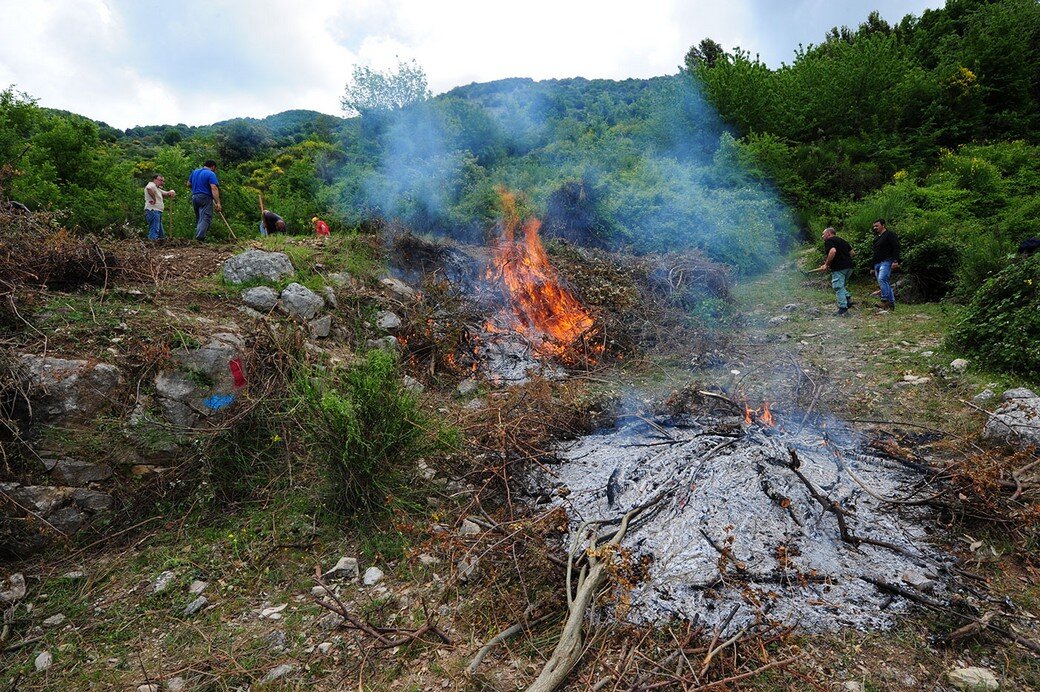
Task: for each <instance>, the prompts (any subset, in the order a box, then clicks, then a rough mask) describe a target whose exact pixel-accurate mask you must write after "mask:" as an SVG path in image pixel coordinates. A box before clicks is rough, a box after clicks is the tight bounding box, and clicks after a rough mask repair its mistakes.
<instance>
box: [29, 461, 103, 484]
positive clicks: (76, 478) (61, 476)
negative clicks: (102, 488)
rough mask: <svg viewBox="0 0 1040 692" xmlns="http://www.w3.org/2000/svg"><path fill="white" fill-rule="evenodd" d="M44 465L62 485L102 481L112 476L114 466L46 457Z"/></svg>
mask: <svg viewBox="0 0 1040 692" xmlns="http://www.w3.org/2000/svg"><path fill="white" fill-rule="evenodd" d="M43 465H44V468H46V469H47V473H49V474H50V476H51V478H53V479H54V480H56V481H58V482H59V483H61V484H62V485H87V484H88V483H100V482H101V481H105V480H108V479H109V478H111V477H112V467H111V466H109V465H108V464H91V463H90V462H87V461H77V460H75V459H44V460H43Z"/></svg>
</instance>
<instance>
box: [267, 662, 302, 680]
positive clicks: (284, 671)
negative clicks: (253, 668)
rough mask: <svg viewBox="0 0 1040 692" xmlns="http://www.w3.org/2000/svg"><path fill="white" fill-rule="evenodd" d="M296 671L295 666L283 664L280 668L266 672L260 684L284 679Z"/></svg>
mask: <svg viewBox="0 0 1040 692" xmlns="http://www.w3.org/2000/svg"><path fill="white" fill-rule="evenodd" d="M295 670H296V664H294V663H283V664H282V665H280V666H276V667H274V668H272V669H271V670H269V671H267V675H265V676H264V677H263V679H262V680H261V681H260V682H261V683H268V682H274V681H275V680H278V679H280V678H284V677H285V676H286V675H289V674H290V673H292V672H293V671H295Z"/></svg>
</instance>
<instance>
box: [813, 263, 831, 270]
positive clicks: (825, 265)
mask: <svg viewBox="0 0 1040 692" xmlns="http://www.w3.org/2000/svg"><path fill="white" fill-rule="evenodd" d="M828 270H829V267H828V266H827V263H826V262H824V263H823V264H821V265H820V266H819V267H817V268H816V271H818V272H825V271H828Z"/></svg>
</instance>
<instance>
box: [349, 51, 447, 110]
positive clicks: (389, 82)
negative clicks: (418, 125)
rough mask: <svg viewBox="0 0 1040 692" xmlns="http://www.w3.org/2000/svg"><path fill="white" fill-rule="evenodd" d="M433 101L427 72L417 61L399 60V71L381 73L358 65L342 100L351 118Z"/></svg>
mask: <svg viewBox="0 0 1040 692" xmlns="http://www.w3.org/2000/svg"><path fill="white" fill-rule="evenodd" d="M429 98H430V89H429V87H428V85H427V81H426V73H425V72H423V69H422V68H421V67H420V66H419V64H418V63H417V62H415V61H414V60H412V61H411V62H404V61H402V60H399V61H398V63H397V69H396V70H387V71H386V72H380V71H378V70H373V69H372V68H371V67H366V66H362V65H357V66H356V67H354V74H353V76H352V77H351V79H350V81H349V82H347V85H346V88H345V90H344V93H343V98H342V99H341V100H340V103H341V105H342V106H343V110H344V111H345V112H346V113H347V114H348V115H361V116H365V115H368V114H380V113H390V112H393V111H397V110H400V109H402V108H404V107H405V106H408V105H410V104H413V103H417V102H420V101H425V100H427V99H429Z"/></svg>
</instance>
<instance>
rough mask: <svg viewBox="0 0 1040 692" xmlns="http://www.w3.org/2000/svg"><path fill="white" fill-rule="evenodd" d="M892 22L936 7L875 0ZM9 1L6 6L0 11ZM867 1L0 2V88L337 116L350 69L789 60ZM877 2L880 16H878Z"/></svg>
mask: <svg viewBox="0 0 1040 692" xmlns="http://www.w3.org/2000/svg"><path fill="white" fill-rule="evenodd" d="M878 3H880V5H881V6H882V10H883V14H884V15H885V16H886V17H887V18H889V19H890V20H893V21H898V19H899V17H900V16H901V13H900V12H898V11H897V10H898V8H899V6H911V7H907V9H906V10H905V11H907V12H909V11H920V9H921V8H923V7H925V6H937V5H939V4H941V0H909V1H908V2H900V1H899V0H877V1H876V2H875V3H873V4H878ZM8 6H9V7H8ZM871 6H872V4H871V3H868V2H867V0H834V1H833V2H827V3H822V2H821V0H798V1H797V2H792V3H789V4H787V3H785V6H784V7H783V8H778V7H776V6H775V5H773V4H772V2H771V1H770V0H697V1H689V0H687V1H684V0H640V1H639V2H632V1H631V0H627V1H624V2H622V1H620V0H600V1H599V2H594V1H591V0H580V1H578V0H572V1H570V2H567V1H566V0H527V2H524V3H509V4H506V3H501V2H494V1H489V0H482V1H478V0H440V1H438V2H430V1H429V0H349V1H348V0H311V1H309V2H288V1H285V0H252V1H246V0H206V1H202V0H187V1H182V2H180V3H177V4H173V3H167V2H157V1H155V0H109V1H107V2H106V1H105V0H47V1H46V2H43V1H34V2H28V1H25V0H0V15H2V16H3V17H4V22H3V25H2V26H0V86H3V85H6V84H8V83H16V84H17V85H18V87H19V88H20V89H21V90H23V91H26V92H28V93H30V94H32V95H33V96H36V97H38V98H39V99H40V102H41V104H42V105H45V106H51V107H55V108H65V109H68V110H72V111H75V112H79V113H83V114H84V115H88V116H90V117H93V118H97V119H99V120H105V121H106V122H109V123H110V124H112V125H115V126H117V127H129V126H132V125H138V124H158V123H177V122H186V123H189V124H204V123H210V122H214V121H216V120H221V119H226V118H230V117H234V116H240V115H246V116H253V117H263V116H265V115H269V114H271V113H277V112H280V111H283V110H287V109H290V108H310V109H314V110H320V111H323V112H327V113H339V98H340V96H341V94H342V91H343V85H344V84H345V83H346V81H347V79H348V78H349V77H350V74H351V73H352V71H353V67H354V65H355V64H358V63H360V64H364V65H371V66H373V67H376V68H377V69H385V68H387V67H390V66H392V65H394V64H396V61H397V58H398V57H400V58H401V59H403V60H410V59H415V60H417V61H418V62H419V64H420V65H422V66H423V68H424V69H425V71H426V73H427V75H428V76H429V79H430V86H431V88H432V89H433V90H434V92H435V93H439V92H442V91H446V90H448V89H451V88H452V87H455V86H458V85H460V84H467V83H469V82H473V81H490V80H493V79H501V78H505V77H532V78H534V79H547V78H563V77H573V76H582V77H588V78H596V77H605V78H616V79H623V78H626V77H649V76H654V75H662V74H671V73H674V72H675V70H676V67H677V66H678V65H679V64H680V63H681V62H682V59H683V56H684V55H685V53H686V51H687V49H688V48H689V46H690V45H692V44H693V43H696V42H697V41H699V40H700V39H702V38H704V37H707V36H710V37H711V38H713V39H715V40H716V41H719V42H720V43H722V44H723V45H724V46H725V47H727V48H732V47H733V46H735V45H740V46H741V47H743V48H745V49H748V50H751V51H752V52H753V53H754V52H759V53H761V54H762V55H763V58H764V59H766V60H767V61H769V62H770V64H777V63H778V62H779V60H780V59H784V58H787V59H789V57H790V55H791V53H792V51H793V50H794V48H795V46H796V44H797V43H798V41H803V42H807V41H814V40H815V41H818V40H820V39H821V38H822V36H823V33H824V31H826V29H827V28H829V27H830V26H832V25H834V24H841V23H846V24H850V25H855V24H858V23H859V22H860V21H862V20H863V19H864V18H865V17H866V14H867V13H868V12H869V9H870V7H871ZM886 7H890V8H892V11H891V12H885V11H884V10H885V8H886Z"/></svg>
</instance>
